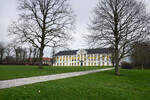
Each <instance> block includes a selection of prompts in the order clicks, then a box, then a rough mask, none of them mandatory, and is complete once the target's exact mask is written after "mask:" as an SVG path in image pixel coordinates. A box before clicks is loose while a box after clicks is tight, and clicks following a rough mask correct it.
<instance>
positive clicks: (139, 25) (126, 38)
mask: <svg viewBox="0 0 150 100" xmlns="http://www.w3.org/2000/svg"><path fill="white" fill-rule="evenodd" d="M148 25H149V15H148V14H147V12H146V9H145V5H144V4H143V2H139V1H136V0H99V3H98V4H97V6H96V8H95V9H94V17H93V19H92V20H91V25H89V27H90V30H91V34H89V35H88V36H87V38H88V42H89V43H91V44H93V45H95V46H105V47H106V46H109V47H112V48H113V49H112V51H113V54H112V58H113V62H114V66H115V74H116V75H119V74H120V72H119V63H120V61H121V60H122V59H123V58H124V57H128V56H129V52H130V51H131V50H132V48H130V46H131V45H132V44H133V42H135V41H143V40H144V39H145V38H146V37H147V36H148V31H149V28H148Z"/></svg>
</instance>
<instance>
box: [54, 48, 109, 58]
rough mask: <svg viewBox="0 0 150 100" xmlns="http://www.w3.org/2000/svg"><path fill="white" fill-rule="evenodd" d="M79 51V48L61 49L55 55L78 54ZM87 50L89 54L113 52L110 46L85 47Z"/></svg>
mask: <svg viewBox="0 0 150 100" xmlns="http://www.w3.org/2000/svg"><path fill="white" fill-rule="evenodd" d="M77 51H79V50H68V51H60V52H58V53H57V54H56V55H55V56H63V55H76V54H77ZM85 51H87V54H102V53H111V50H110V48H96V49H85Z"/></svg>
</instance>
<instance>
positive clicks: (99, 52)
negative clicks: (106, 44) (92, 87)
mask: <svg viewBox="0 0 150 100" xmlns="http://www.w3.org/2000/svg"><path fill="white" fill-rule="evenodd" d="M54 66H112V63H111V50H110V49H109V48H98V49H85V50H84V49H81V50H70V51H60V52H58V53H57V54H56V55H55V63H54Z"/></svg>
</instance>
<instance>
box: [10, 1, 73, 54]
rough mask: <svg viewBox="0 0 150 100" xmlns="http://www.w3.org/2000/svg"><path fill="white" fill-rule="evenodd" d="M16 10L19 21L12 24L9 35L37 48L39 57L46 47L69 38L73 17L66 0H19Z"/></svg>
mask: <svg viewBox="0 0 150 100" xmlns="http://www.w3.org/2000/svg"><path fill="white" fill-rule="evenodd" d="M18 9H19V11H21V12H20V19H19V20H18V22H16V23H13V24H12V26H11V28H10V33H12V34H13V35H15V36H17V37H18V38H19V39H20V41H21V42H29V43H31V44H32V45H33V46H34V47H36V48H39V49H40V51H41V53H40V55H41V56H42V55H43V50H44V48H45V47H46V46H48V47H52V46H53V45H52V44H53V43H54V42H58V43H60V42H59V41H62V40H63V39H64V40H66V37H70V36H71V34H70V31H71V30H72V26H73V23H74V15H73V11H72V9H71V8H70V6H69V4H68V1H67V0H19V6H18ZM58 43H57V44H58ZM63 43H64V44H65V43H67V42H66V41H64V42H63ZM59 45H60V44H59ZM59 45H58V46H59Z"/></svg>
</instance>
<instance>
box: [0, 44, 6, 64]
mask: <svg viewBox="0 0 150 100" xmlns="http://www.w3.org/2000/svg"><path fill="white" fill-rule="evenodd" d="M5 49H6V47H5V46H4V43H2V42H0V63H2V62H3V57H4V53H5Z"/></svg>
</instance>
